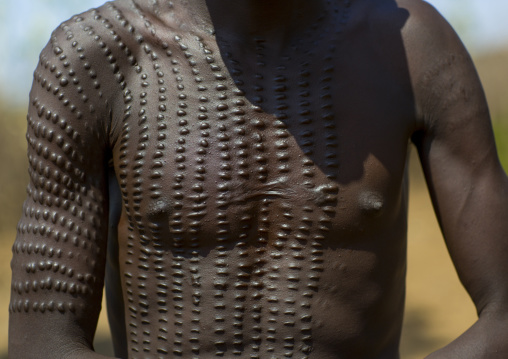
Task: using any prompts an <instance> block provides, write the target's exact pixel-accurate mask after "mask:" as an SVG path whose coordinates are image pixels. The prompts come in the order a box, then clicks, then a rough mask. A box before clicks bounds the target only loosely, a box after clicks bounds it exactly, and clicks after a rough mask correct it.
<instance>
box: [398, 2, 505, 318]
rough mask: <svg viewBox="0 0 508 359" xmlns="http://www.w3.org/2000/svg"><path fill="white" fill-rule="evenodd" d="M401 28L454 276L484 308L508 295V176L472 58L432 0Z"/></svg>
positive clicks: (422, 149)
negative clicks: (454, 272) (433, 5)
mask: <svg viewBox="0 0 508 359" xmlns="http://www.w3.org/2000/svg"><path fill="white" fill-rule="evenodd" d="M400 2H401V3H410V4H411V6H410V8H411V12H412V18H411V20H410V22H409V23H408V25H407V27H406V29H405V30H404V39H405V42H406V47H407V52H408V65H409V69H410V75H411V78H412V81H413V88H414V95H415V103H416V107H417V108H416V111H417V115H418V120H419V122H420V125H419V130H418V132H417V133H415V136H414V141H415V144H416V145H417V147H418V151H419V154H420V159H421V162H422V166H423V169H424V173H425V176H426V179H427V183H428V186H429V189H430V193H431V197H432V200H433V204H434V208H435V210H436V213H437V216H438V219H439V223H440V225H441V228H442V231H443V234H444V236H445V240H446V243H447V246H448V248H449V251H450V254H451V256H452V259H453V261H454V264H455V266H456V268H457V271H458V274H459V277H460V278H461V280H462V282H463V283H464V285H465V286H466V289H467V290H468V292H469V293H470V294H471V296H472V298H473V300H474V301H475V304H476V305H477V308H478V310H479V311H480V312H481V311H482V310H483V309H484V308H485V307H487V306H488V305H491V304H492V305H493V303H494V302H496V303H500V302H503V301H504V302H506V299H508V285H507V284H506V280H505V278H506V276H507V275H508V260H507V259H508V258H507V257H508V241H506V237H507V235H508V224H507V223H508V222H507V221H506V216H508V182H507V180H506V175H505V174H504V171H503V170H502V168H501V166H500V164H499V160H498V157H497V153H496V147H495V142H494V136H493V132H492V127H491V123H490V117H489V111H488V107H487V102H486V99H485V96H484V92H483V89H482V85H481V83H480V80H479V78H478V75H477V72H476V70H475V67H474V65H473V62H472V60H471V58H470V56H469V54H468V53H467V51H466V50H465V48H464V46H463V45H462V43H461V41H460V40H459V39H458V37H457V35H456V34H455V32H454V31H453V30H452V29H451V27H450V26H449V25H448V23H447V22H446V21H445V20H444V19H443V18H442V17H441V16H440V15H439V14H438V13H437V11H435V10H434V9H433V8H432V7H431V6H430V5H428V4H426V3H423V2H421V1H409V0H407V1H400Z"/></svg>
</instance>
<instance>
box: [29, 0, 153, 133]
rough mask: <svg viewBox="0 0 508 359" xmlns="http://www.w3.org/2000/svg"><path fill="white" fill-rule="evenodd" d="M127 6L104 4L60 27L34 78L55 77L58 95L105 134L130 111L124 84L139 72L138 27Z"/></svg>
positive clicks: (42, 53)
mask: <svg viewBox="0 0 508 359" xmlns="http://www.w3.org/2000/svg"><path fill="white" fill-rule="evenodd" d="M125 3H130V2H129V1H127V2H125V1H112V2H107V3H105V4H104V5H102V6H100V7H97V8H93V9H90V10H87V11H85V12H82V13H80V14H77V15H75V16H73V17H71V18H70V19H68V20H66V21H64V22H62V23H61V24H60V25H59V26H58V27H57V28H56V29H55V30H54V31H53V33H52V34H51V38H50V40H49V42H48V44H47V45H46V47H45V48H44V49H43V50H42V52H41V55H40V63H39V66H38V68H37V69H36V75H37V73H40V72H41V71H51V72H53V73H54V76H55V77H57V78H58V79H59V82H60V86H59V88H60V91H65V96H66V97H67V98H68V99H69V101H70V102H72V103H75V104H77V105H76V106H77V107H79V108H80V109H81V108H82V109H81V110H82V112H85V113H91V114H93V115H92V116H91V117H95V118H97V121H99V123H95V124H94V125H93V126H94V127H96V128H97V129H98V130H104V133H105V134H108V135H109V134H110V126H111V118H113V117H114V116H115V114H119V115H120V116H121V114H123V113H124V111H125V108H126V106H128V103H129V101H130V98H131V94H130V92H129V84H128V79H129V76H130V75H131V73H133V72H135V71H136V69H138V68H139V66H138V61H137V58H138V57H139V53H140V51H142V46H140V44H141V43H142V42H143V38H142V35H141V34H140V32H139V31H137V29H136V28H137V27H142V25H140V24H139V23H135V22H136V20H137V17H136V16H135V14H133V10H132V9H131V7H129V6H126V4H125ZM138 71H139V70H138ZM61 84H64V86H62V85H61ZM55 85H56V84H55ZM99 126H100V127H102V128H98V127H99ZM110 140H111V139H110Z"/></svg>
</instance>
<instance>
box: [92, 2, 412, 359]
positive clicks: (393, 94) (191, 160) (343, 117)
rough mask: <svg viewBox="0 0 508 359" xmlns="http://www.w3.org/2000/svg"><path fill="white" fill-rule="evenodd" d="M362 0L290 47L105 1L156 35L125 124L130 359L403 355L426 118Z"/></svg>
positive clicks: (124, 271)
mask: <svg viewBox="0 0 508 359" xmlns="http://www.w3.org/2000/svg"><path fill="white" fill-rule="evenodd" d="M359 3H360V6H359V7H357V8H355V7H352V8H351V7H349V6H344V5H334V6H336V7H337V9H336V10H337V11H336V12H335V13H334V12H333V11H331V10H333V9H328V10H329V11H330V12H331V13H333V15H330V14H325V15H324V16H322V18H321V19H320V20H319V21H318V22H317V23H316V26H315V27H314V28H311V29H308V30H307V31H306V32H305V33H303V34H302V35H301V37H300V38H299V39H298V40H297V41H292V42H290V43H289V44H285V47H284V48H283V49H282V50H280V49H279V47H278V46H280V45H279V44H276V43H274V42H273V41H271V39H263V38H256V39H252V40H251V41H250V43H246V44H244V47H242V48H239V47H236V46H234V45H231V44H228V42H227V40H223V39H221V38H220V34H216V36H212V35H210V34H206V33H203V31H199V30H197V31H195V33H191V32H180V31H178V30H175V29H172V28H171V27H169V26H168V25H167V24H164V23H163V22H162V21H161V20H160V19H157V18H154V17H150V14H147V13H146V12H145V10H144V9H141V8H139V9H138V10H137V11H133V10H132V9H130V8H129V10H127V9H124V8H123V6H122V4H121V3H115V4H114V5H106V7H105V8H103V9H101V10H100V12H101V14H102V13H103V16H104V17H111V15H112V14H115V16H117V20H116V21H117V22H118V23H120V24H123V25H124V26H123V28H122V27H120V26H118V24H115V29H116V28H117V27H118V29H116V31H117V34H118V35H119V36H118V37H117V38H118V39H117V41H116V42H115V39H114V38H113V37H112V38H111V39H107V38H103V39H102V40H103V41H104V42H105V43H107V44H108V46H112V47H115V46H119V43H120V42H121V43H123V44H124V45H123V46H125V51H126V52H127V51H129V47H130V46H134V44H135V43H136V44H139V50H138V51H137V53H136V54H135V59H136V63H135V64H134V65H132V66H120V71H119V78H121V79H122V81H125V84H127V86H126V87H125V90H124V92H123V93H122V95H123V99H122V98H120V96H119V98H118V101H117V102H116V103H114V104H113V108H114V112H113V117H112V124H111V128H112V133H113V138H112V141H113V142H114V143H115V146H114V148H113V151H112V152H113V160H112V163H113V168H114V172H115V174H116V179H117V182H118V186H119V189H120V192H121V200H120V201H119V203H118V204H117V205H118V206H119V207H120V206H121V207H122V209H121V215H120V216H119V225H118V247H119V258H120V259H119V268H118V269H119V273H121V275H120V278H121V285H122V289H123V300H124V304H125V318H126V319H125V327H126V333H127V335H126V338H125V340H126V344H127V345H128V353H129V355H130V356H129V357H132V358H137V357H139V358H147V357H150V358H156V357H164V355H169V356H181V357H186V358H191V357H196V358H197V357H200V358H207V357H235V356H238V357H243V358H245V357H252V358H282V357H291V358H307V357H308V358H353V357H358V358H396V357H398V337H399V335H400V327H401V318H402V311H403V299H404V274H405V235H406V201H407V198H406V193H405V190H406V185H405V163H406V154H407V146H408V140H409V137H410V135H411V133H412V132H413V131H414V130H415V126H416V125H415V123H414V114H413V107H412V106H413V104H412V97H411V91H410V85H409V79H408V74H407V73H404V72H403V71H401V70H404V61H405V58H404V52H403V48H402V43H401V41H402V40H401V39H400V34H399V37H398V38H397V33H396V32H395V33H392V34H390V33H387V34H382V35H381V36H390V38H389V39H386V38H380V39H375V38H372V36H373V34H372V32H371V31H369V30H368V28H367V27H366V24H365V21H366V20H365V17H360V19H361V20H359V18H358V16H357V15H356V14H354V16H351V12H355V11H360V12H361V11H364V9H361V7H362V6H361V2H359ZM108 15H109V16H108ZM401 16H402V15H401ZM350 17H353V18H354V19H355V21H354V22H353V23H351V22H349V21H348V19H349V18H350ZM146 20H149V23H147V22H145V21H146ZM401 21H402V20H401ZM131 25H133V28H134V29H135V30H134V31H132V32H131V33H129V32H128V29H129V27H130V26H131ZM97 26H99V24H98V25H97ZM141 38H142V39H143V40H142V41H139V42H136V40H135V39H138V40H139V39H141ZM376 41H387V43H389V44H390V46H391V49H389V50H390V51H394V50H395V51H398V52H395V53H392V62H391V63H388V62H386V58H387V55H386V54H384V53H383V50H386V49H383V46H382V44H376ZM133 52H134V51H133ZM376 60H377V61H376ZM397 71H399V72H397ZM406 71H407V70H406ZM120 76H121V77H120ZM119 95H120V94H119ZM120 202H121V203H120ZM119 207H118V208H119ZM116 308H117V309H118V308H120V307H118V306H116ZM122 314H123V313H117V315H120V316H121V315H122ZM115 335H120V336H121V334H119V333H115ZM120 341H121V340H120Z"/></svg>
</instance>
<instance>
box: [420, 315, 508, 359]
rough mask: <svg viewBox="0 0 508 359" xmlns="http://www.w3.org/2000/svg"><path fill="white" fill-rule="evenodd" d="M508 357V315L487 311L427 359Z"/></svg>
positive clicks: (503, 358) (494, 358)
mask: <svg viewBox="0 0 508 359" xmlns="http://www.w3.org/2000/svg"><path fill="white" fill-rule="evenodd" d="M455 358H456V359H505V358H508V315H502V314H499V313H494V312H492V313H486V314H485V315H483V316H481V317H480V319H479V320H478V321H477V322H476V323H475V324H474V325H473V326H472V327H471V328H469V329H468V330H467V331H466V332H465V333H464V334H462V335H461V336H460V337H459V338H457V339H456V340H454V341H453V342H451V343H450V344H448V345H447V346H445V347H444V348H442V349H440V350H438V351H436V352H435V353H432V354H431V355H429V356H428V357H426V359H455Z"/></svg>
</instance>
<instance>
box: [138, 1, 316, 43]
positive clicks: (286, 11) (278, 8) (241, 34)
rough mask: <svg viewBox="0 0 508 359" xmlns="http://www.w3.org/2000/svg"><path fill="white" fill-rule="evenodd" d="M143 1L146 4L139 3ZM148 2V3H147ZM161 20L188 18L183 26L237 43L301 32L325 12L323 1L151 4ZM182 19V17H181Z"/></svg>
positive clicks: (170, 2) (160, 2) (169, 2)
mask: <svg viewBox="0 0 508 359" xmlns="http://www.w3.org/2000/svg"><path fill="white" fill-rule="evenodd" d="M138 1H140V2H141V1H143V0H138ZM145 1H146V0H145ZM151 2H152V3H155V4H158V6H157V7H158V8H159V9H160V10H159V12H160V14H159V16H164V15H165V13H166V14H170V13H172V14H176V13H178V14H185V15H183V16H184V18H183V19H182V20H183V23H187V24H193V25H197V26H198V27H200V28H202V29H205V31H207V32H211V33H216V32H217V33H221V34H230V35H228V36H230V37H231V36H234V37H235V38H236V39H239V40H241V39H247V38H252V37H269V36H272V35H273V34H283V33H290V32H298V30H300V29H303V28H305V27H306V26H309V25H311V24H312V23H314V22H315V21H316V19H317V18H318V17H319V16H320V15H321V14H322V13H323V12H324V9H325V5H324V2H325V1H323V0H312V1H311V0H151ZM179 16H180V15H179Z"/></svg>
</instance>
